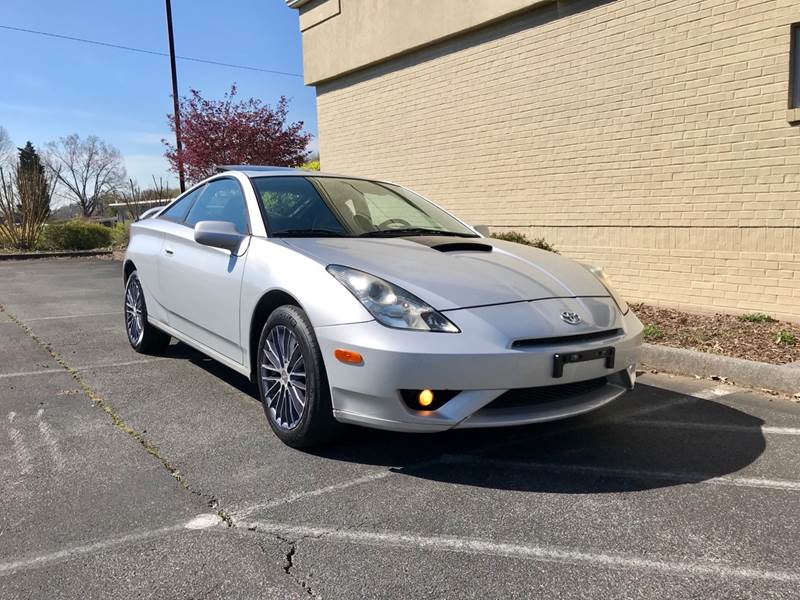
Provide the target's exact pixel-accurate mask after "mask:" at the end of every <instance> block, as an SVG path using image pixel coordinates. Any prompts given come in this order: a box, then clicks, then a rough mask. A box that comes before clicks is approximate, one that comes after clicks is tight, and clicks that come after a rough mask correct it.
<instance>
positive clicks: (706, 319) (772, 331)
mask: <svg viewBox="0 0 800 600" xmlns="http://www.w3.org/2000/svg"><path fill="white" fill-rule="evenodd" d="M631 308H632V309H633V310H634V312H635V313H636V315H637V316H638V317H639V319H640V320H641V321H642V323H643V324H644V325H645V339H646V341H648V342H649V343H651V344H661V345H663V346H671V347H673V348H689V349H692V350H700V351H702V352H712V353H714V354H723V355H725V356H733V357H735V358H744V359H746V360H756V361H760V362H767V363H771V364H775V365H783V364H787V363H792V362H796V361H800V325H797V324H794V323H787V322H785V321H774V320H771V321H769V320H768V321H756V322H752V321H746V320H742V318H741V317H737V316H734V315H721V314H716V315H698V314H692V313H687V312H683V311H680V310H674V309H671V308H661V307H656V306H649V305H647V304H633V305H632V306H631ZM648 326H650V327H648ZM781 332H785V333H786V334H788V337H789V339H791V338H794V340H795V342H794V343H780V342H778V341H777V338H778V335H779V334H780V333H781Z"/></svg>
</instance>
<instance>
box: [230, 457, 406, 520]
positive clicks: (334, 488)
mask: <svg viewBox="0 0 800 600" xmlns="http://www.w3.org/2000/svg"><path fill="white" fill-rule="evenodd" d="M392 473H393V471H391V470H388V469H384V470H380V471H375V472H372V473H368V474H367V475H363V476H361V477H356V478H355V479H350V480H348V481H343V482H342V483H334V484H333V485H328V486H325V487H322V488H317V489H314V490H309V491H307V492H297V493H295V494H290V495H288V496H284V497H283V498H276V499H274V500H269V501H267V502H261V503H259V504H253V505H252V506H248V507H246V508H243V509H241V510H238V511H236V510H235V511H232V512H231V516H232V517H233V519H234V521H236V520H239V519H246V518H247V517H248V516H250V515H252V514H253V513H254V512H258V511H259V510H269V509H270V508H275V507H278V506H283V505H285V504H291V503H292V502H296V501H298V500H303V499H305V498H315V497H317V496H324V495H325V494H330V493H332V492H338V491H339V490H346V489H347V488H350V487H353V486H356V485H361V484H362V483H369V482H371V481H378V480H379V479H384V478H386V477H388V476H389V475H391V474H392Z"/></svg>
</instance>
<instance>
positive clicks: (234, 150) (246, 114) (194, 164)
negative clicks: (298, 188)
mask: <svg viewBox="0 0 800 600" xmlns="http://www.w3.org/2000/svg"><path fill="white" fill-rule="evenodd" d="M236 91H237V90H236V84H233V85H232V86H231V89H230V92H228V93H226V94H225V96H224V98H223V99H222V100H206V99H205V98H203V96H202V95H201V94H200V92H199V91H198V90H195V89H192V90H190V92H191V94H190V96H189V97H185V96H184V97H182V98H181V102H180V110H181V142H182V143H183V148H182V150H181V152H180V156H179V154H178V151H177V149H176V148H175V146H173V145H172V144H170V143H169V142H168V141H167V140H162V142H163V143H164V145H165V146H166V147H167V151H166V153H165V156H166V158H167V160H168V161H169V164H170V170H172V171H174V172H175V173H177V172H178V162H179V159H182V160H183V168H184V171H185V174H186V179H187V180H188V181H190V182H197V181H200V180H201V179H204V178H206V177H208V176H209V175H212V174H213V172H214V165H273V166H278V167H294V166H297V165H300V164H302V163H303V162H305V160H306V157H307V154H308V152H307V150H306V147H307V146H308V143H309V142H310V141H311V134H310V133H307V132H305V131H303V122H302V121H296V122H294V123H287V118H288V114H289V101H288V100H287V98H286V97H285V96H281V97H280V100H278V104H277V106H276V107H275V108H274V109H273V108H272V107H271V106H269V105H267V104H264V103H262V102H261V100H257V99H255V98H250V99H249V100H240V101H235V96H236ZM168 118H169V125H170V129H172V132H173V133H174V132H175V116H174V115H168Z"/></svg>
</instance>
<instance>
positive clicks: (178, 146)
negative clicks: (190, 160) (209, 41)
mask: <svg viewBox="0 0 800 600" xmlns="http://www.w3.org/2000/svg"><path fill="white" fill-rule="evenodd" d="M165 1H166V3H167V6H166V8H167V38H168V39H169V65H170V67H171V68H172V104H173V110H174V111H175V149H176V150H177V154H178V182H179V184H180V186H181V193H183V192H185V191H186V182H185V181H184V178H183V156H182V154H183V144H181V103H180V100H179V99H178V73H177V71H176V70H175V38H174V37H173V35H172V3H171V2H170V0H165Z"/></svg>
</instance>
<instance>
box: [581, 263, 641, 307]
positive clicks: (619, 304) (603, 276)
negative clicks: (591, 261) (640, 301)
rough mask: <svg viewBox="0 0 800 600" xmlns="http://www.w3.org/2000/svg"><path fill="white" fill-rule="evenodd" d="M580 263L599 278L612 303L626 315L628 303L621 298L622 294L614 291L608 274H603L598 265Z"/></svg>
mask: <svg viewBox="0 0 800 600" xmlns="http://www.w3.org/2000/svg"><path fill="white" fill-rule="evenodd" d="M581 265H583V266H584V267H585V268H586V270H587V271H589V272H590V273H591V274H592V275H594V276H595V277H597V278H598V279H599V280H600V283H602V284H603V287H604V288H606V290H607V291H608V293H609V295H610V296H611V298H613V300H614V303H615V304H616V305H617V307H618V308H619V309H620V311H622V314H623V315H627V314H628V311H629V310H630V308H629V307H628V303H627V302H625V300H623V299H622V296H620V295H619V294H618V293H617V292H616V290H615V289H614V286H613V285H611V280H610V279H609V278H608V275H606V274H605V271H603V269H601V268H600V267H595V266H593V265H587V264H584V263H581Z"/></svg>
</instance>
